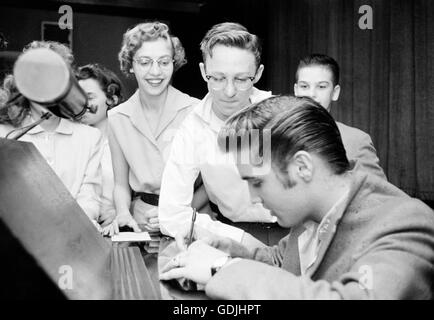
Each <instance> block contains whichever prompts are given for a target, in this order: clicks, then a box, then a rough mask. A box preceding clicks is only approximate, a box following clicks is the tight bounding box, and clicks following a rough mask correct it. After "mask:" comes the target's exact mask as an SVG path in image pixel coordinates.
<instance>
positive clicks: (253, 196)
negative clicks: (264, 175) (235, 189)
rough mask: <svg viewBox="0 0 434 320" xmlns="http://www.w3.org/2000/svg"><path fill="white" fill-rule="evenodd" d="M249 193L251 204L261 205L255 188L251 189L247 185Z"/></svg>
mask: <svg viewBox="0 0 434 320" xmlns="http://www.w3.org/2000/svg"><path fill="white" fill-rule="evenodd" d="M249 193H250V199H251V201H252V203H262V199H261V197H260V196H259V194H258V192H257V191H256V188H254V187H252V186H251V184H250V183H249Z"/></svg>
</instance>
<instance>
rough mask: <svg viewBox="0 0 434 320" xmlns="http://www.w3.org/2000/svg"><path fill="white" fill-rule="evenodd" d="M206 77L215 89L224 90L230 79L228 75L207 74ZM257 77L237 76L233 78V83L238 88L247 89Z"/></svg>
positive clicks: (240, 89)
mask: <svg viewBox="0 0 434 320" xmlns="http://www.w3.org/2000/svg"><path fill="white" fill-rule="evenodd" d="M205 77H206V79H207V80H208V83H209V85H210V86H211V88H212V89H213V90H223V89H224V88H226V86H227V85H228V79H227V78H226V77H216V76H211V75H206V76H205ZM255 77H256V75H255V76H253V77H235V78H234V79H233V80H232V83H233V84H234V87H235V88H236V89H237V90H239V91H246V90H248V89H250V88H251V87H252V84H253V81H254V80H255Z"/></svg>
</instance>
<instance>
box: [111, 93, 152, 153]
mask: <svg viewBox="0 0 434 320" xmlns="http://www.w3.org/2000/svg"><path fill="white" fill-rule="evenodd" d="M128 102H129V104H128V105H127V107H126V108H125V109H123V110H122V111H121V110H119V111H120V112H122V113H124V114H126V115H127V116H128V117H129V118H130V121H131V123H132V124H133V126H134V127H135V128H136V129H137V130H138V131H139V132H140V133H141V134H142V135H144V136H145V137H146V138H147V139H148V140H149V141H151V142H152V143H153V144H154V145H155V146H156V147H157V141H156V140H155V137H154V135H153V134H152V132H151V129H150V128H149V126H148V122H147V121H146V117H145V115H144V114H143V110H142V106H141V104H140V98H139V90H137V91H136V92H135V93H134V94H133V95H132V96H131V98H130V99H129V100H128Z"/></svg>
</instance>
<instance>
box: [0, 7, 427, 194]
mask: <svg viewBox="0 0 434 320" xmlns="http://www.w3.org/2000/svg"><path fill="white" fill-rule="evenodd" d="M65 3H67V4H69V5H70V6H71V7H72V9H73V19H74V20H73V22H74V26H73V27H74V28H73V51H74V54H75V57H76V62H77V65H83V64H86V63H90V62H99V63H102V64H104V65H106V66H107V67H109V68H111V69H112V70H114V71H115V72H116V73H117V74H118V75H120V76H121V78H122V80H123V81H124V84H125V87H126V90H125V95H126V96H129V95H131V93H132V92H134V90H135V81H133V80H128V79H126V78H125V77H123V75H121V73H120V71H119V64H118V60H117V54H118V52H119V49H120V46H121V41H122V34H123V33H124V32H125V31H126V30H127V29H128V28H130V27H132V26H134V25H135V24H136V23H139V22H142V21H144V20H146V19H151V20H153V19H159V20H163V21H165V22H167V23H168V24H169V25H170V27H171V29H172V31H173V33H174V34H175V35H177V36H178V37H179V38H180V39H181V41H182V43H183V44H184V47H185V49H186V53H187V59H188V61H189V63H188V64H187V65H186V66H184V67H183V68H181V70H179V72H178V73H177V74H176V75H175V78H174V85H175V86H176V87H177V88H179V89H180V90H182V91H185V92H187V93H189V94H190V95H193V96H196V97H198V98H202V97H203V96H204V95H205V94H206V84H205V83H204V82H203V80H202V79H201V77H200V73H199V68H198V63H199V62H200V61H201V55H200V51H199V42H200V40H201V39H202V37H203V36H204V34H205V32H206V31H207V30H208V29H209V28H210V27H211V26H212V25H214V24H215V23H219V22H223V21H236V22H240V23H242V24H243V25H245V26H246V27H247V28H248V29H249V30H250V31H251V32H253V33H255V34H257V35H258V36H259V37H260V38H261V39H262V42H263V48H264V50H263V62H264V64H265V72H264V74H263V77H262V79H261V81H260V82H259V83H258V85H257V86H258V87H259V88H261V89H267V90H272V91H273V93H276V94H277V93H292V91H293V83H294V73H295V70H296V66H297V62H298V60H299V59H300V57H302V56H304V55H306V54H309V53H312V52H319V53H326V54H329V55H331V56H333V57H334V58H335V59H336V60H337V61H338V62H339V64H340V66H341V87H342V92H341V97H340V99H339V101H338V102H337V103H336V104H335V105H334V106H333V110H332V113H333V115H334V117H335V118H336V119H337V120H339V121H342V122H344V123H346V124H348V125H352V126H355V127H358V128H360V129H362V130H364V131H366V132H368V133H369V134H370V135H371V137H372V140H373V142H374V144H375V146H376V148H377V152H378V155H379V158H380V161H381V165H382V167H383V168H384V169H385V171H386V174H387V176H388V178H389V180H390V181H391V182H392V183H394V184H396V185H397V186H399V187H401V188H402V189H404V190H405V191H406V192H408V193H409V194H411V195H413V196H417V197H419V198H422V199H424V200H434V161H433V160H432V159H434V142H433V141H434V106H433V101H434V1H430V0H414V1H413V0H292V1H287V0H273V1H271V0H269V1H267V0H179V1H175V0H160V1H157V0H122V1H119V0H75V1H55V0H52V1H48V0H45V1H38V3H37V4H35V3H33V2H29V3H26V2H23V1H20V2H12V1H5V2H2V4H0V32H3V33H4V34H5V35H6V37H7V38H8V39H9V46H8V50H10V51H21V50H22V47H23V46H24V45H25V44H27V43H29V42H30V41H32V40H35V39H40V28H41V21H47V20H48V21H58V19H59V17H60V16H61V15H60V14H59V13H58V8H59V6H60V5H62V4H65ZM365 4H367V5H370V6H371V7H372V9H373V19H374V23H373V29H372V30H361V29H360V28H359V26H358V21H359V19H360V17H361V14H360V13H359V12H358V9H359V8H360V6H362V5H365ZM9 56H10V55H9ZM12 56H13V55H12ZM1 66H2V64H1V63H0V67H1Z"/></svg>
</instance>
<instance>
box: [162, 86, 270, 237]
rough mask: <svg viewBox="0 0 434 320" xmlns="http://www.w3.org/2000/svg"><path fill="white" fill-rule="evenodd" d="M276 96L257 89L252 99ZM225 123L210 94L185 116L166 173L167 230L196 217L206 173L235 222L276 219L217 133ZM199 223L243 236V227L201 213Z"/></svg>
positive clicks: (211, 190)
mask: <svg viewBox="0 0 434 320" xmlns="http://www.w3.org/2000/svg"><path fill="white" fill-rule="evenodd" d="M270 96H271V92H265V91H261V90H258V89H256V88H254V90H253V94H252V96H251V97H250V102H251V103H255V102H258V101H260V100H263V99H265V98H268V97H270ZM223 125H224V121H222V120H220V119H219V118H218V117H217V116H216V115H215V113H214V112H213V111H212V99H211V96H210V95H209V94H208V95H207V96H205V98H204V99H203V100H202V101H201V102H200V103H199V104H197V105H196V106H195V107H194V108H193V111H192V112H191V113H190V114H189V115H188V116H187V117H186V119H185V120H184V122H183V123H182V125H181V127H180V129H179V131H178V132H177V134H176V136H175V138H174V141H173V144H172V150H171V154H170V156H169V159H168V161H167V164H166V168H165V170H164V173H163V179H162V185H161V192H160V204H159V221H160V227H161V231H162V232H163V233H164V234H167V235H170V236H175V235H176V233H177V232H178V231H179V228H182V227H184V226H185V225H188V224H189V223H190V221H191V217H192V208H191V201H192V198H193V185H194V181H195V180H196V178H197V176H198V175H199V173H201V176H202V180H203V183H204V185H205V188H206V191H207V194H208V196H209V199H210V200H211V201H212V202H214V203H215V204H217V205H218V207H219V210H220V211H221V213H222V214H223V215H224V216H225V217H227V218H229V219H230V220H232V221H234V222H253V221H254V222H258V221H259V222H275V217H272V216H271V215H270V213H269V211H268V210H266V209H264V208H263V206H262V204H260V203H255V204H253V203H252V201H251V197H250V193H249V188H248V184H247V182H246V181H243V180H242V179H241V177H240V175H239V173H238V170H237V167H236V165H235V162H234V160H233V158H232V156H231V155H230V154H228V153H225V152H223V151H221V150H220V148H219V146H218V143H217V136H218V133H219V131H220V129H221V128H222V126H223ZM196 223H197V224H198V225H200V226H201V227H203V228H205V229H208V230H209V231H212V232H213V233H216V234H219V235H222V236H228V237H231V238H233V239H234V240H236V241H241V239H242V236H243V234H244V231H243V230H241V229H239V228H236V227H233V226H229V225H226V224H223V223H221V222H218V221H214V220H212V219H211V218H210V216H209V215H207V214H198V215H197V219H196Z"/></svg>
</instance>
